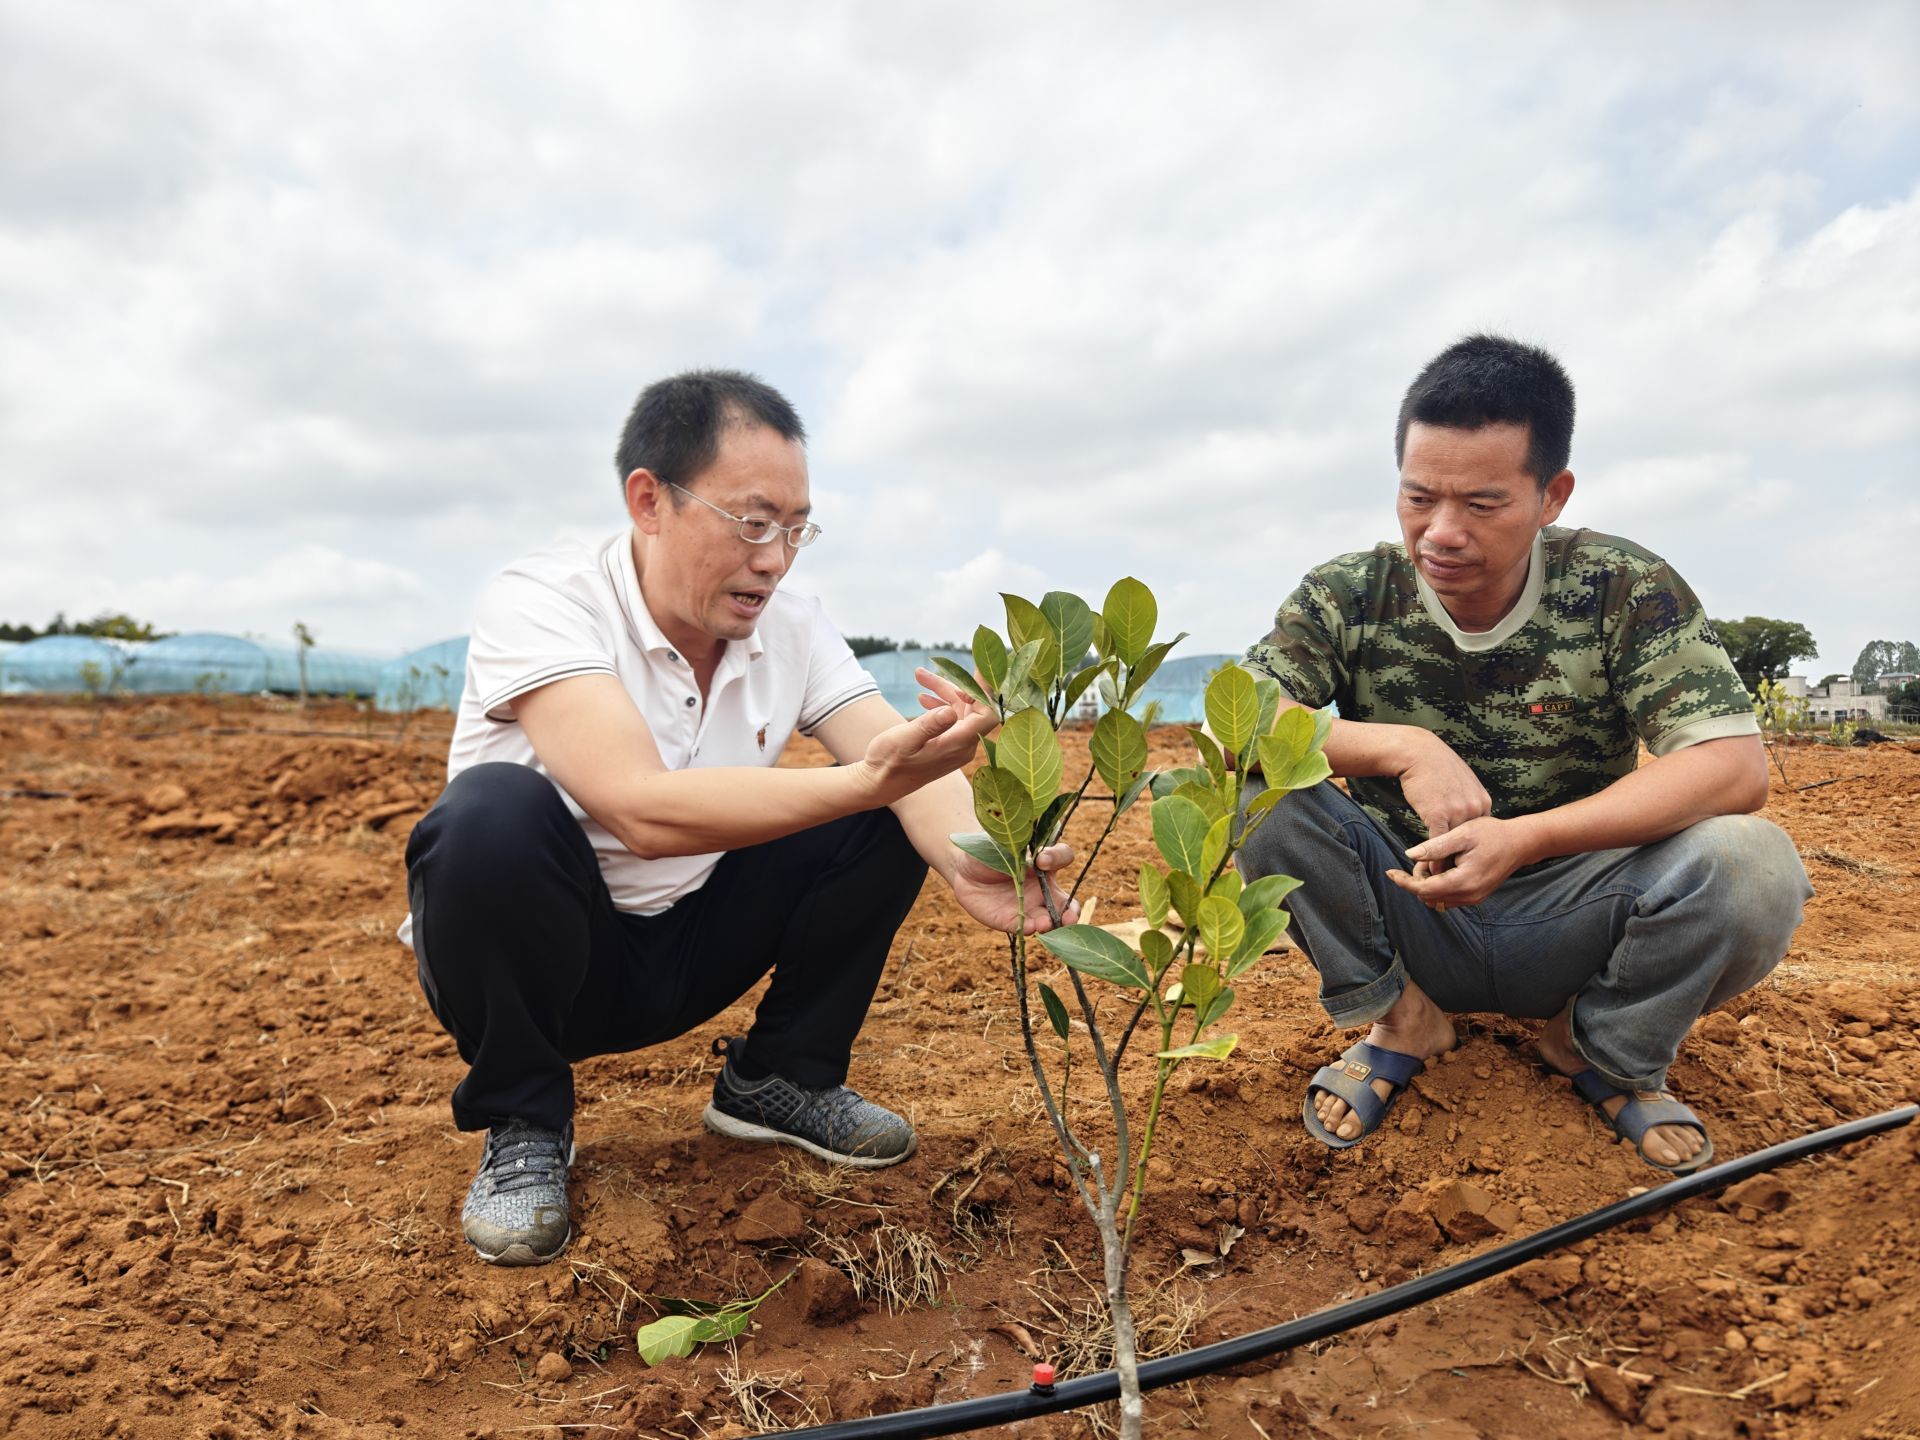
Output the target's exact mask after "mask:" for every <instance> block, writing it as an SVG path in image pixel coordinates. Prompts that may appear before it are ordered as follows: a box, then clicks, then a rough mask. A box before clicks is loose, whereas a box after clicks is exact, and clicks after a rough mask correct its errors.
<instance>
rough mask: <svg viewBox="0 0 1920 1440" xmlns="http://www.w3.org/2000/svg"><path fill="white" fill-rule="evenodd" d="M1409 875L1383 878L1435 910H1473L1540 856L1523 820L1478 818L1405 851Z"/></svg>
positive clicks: (1402, 873)
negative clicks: (1471, 907)
mask: <svg viewBox="0 0 1920 1440" xmlns="http://www.w3.org/2000/svg"><path fill="white" fill-rule="evenodd" d="M1407 858H1408V859H1409V860H1411V861H1413V862H1414V866H1413V874H1411V875H1409V874H1407V872H1406V871H1404V870H1389V871H1387V878H1388V879H1389V880H1391V881H1393V883H1394V884H1396V885H1398V886H1399V887H1400V888H1401V889H1402V890H1405V891H1407V892H1408V893H1409V894H1411V895H1414V896H1417V897H1418V898H1419V899H1420V900H1421V901H1422V902H1423V903H1424V904H1427V905H1430V906H1432V907H1433V908H1434V909H1435V910H1445V909H1446V908H1447V907H1448V906H1450V905H1477V904H1479V903H1480V902H1481V901H1482V900H1484V899H1486V898H1487V896H1489V895H1491V894H1492V893H1493V892H1494V891H1495V890H1498V889H1499V888H1500V886H1501V885H1502V884H1503V883H1505V881H1506V879H1507V877H1508V876H1509V875H1511V874H1513V872H1514V871H1516V870H1518V869H1519V868H1520V867H1521V866H1523V865H1531V864H1532V863H1533V862H1534V861H1535V860H1538V859H1540V858H1541V857H1540V856H1539V855H1538V854H1536V853H1535V850H1534V847H1533V844H1532V841H1531V839H1530V837H1529V834H1528V830H1527V826H1526V825H1525V823H1524V817H1522V819H1520V820H1496V819H1495V818H1494V817H1493V816H1491V815H1483V816H1481V817H1480V818H1479V819H1477V820H1469V821H1467V822H1466V823H1465V824H1464V825H1457V826H1455V827H1454V828H1453V829H1451V830H1449V831H1447V833H1446V834H1444V835H1436V836H1434V837H1433V838H1432V839H1431V840H1428V841H1426V842H1425V843H1424V844H1421V845H1416V846H1414V847H1413V848H1412V849H1411V850H1409V851H1407Z"/></svg>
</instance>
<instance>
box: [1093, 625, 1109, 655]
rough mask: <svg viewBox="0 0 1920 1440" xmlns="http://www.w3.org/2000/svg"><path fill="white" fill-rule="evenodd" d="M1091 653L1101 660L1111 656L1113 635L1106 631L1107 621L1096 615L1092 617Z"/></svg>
mask: <svg viewBox="0 0 1920 1440" xmlns="http://www.w3.org/2000/svg"><path fill="white" fill-rule="evenodd" d="M1093 653H1094V654H1096V655H1098V656H1099V657H1100V658H1101V659H1102V660H1111V659H1112V658H1113V637H1112V636H1110V635H1109V634H1108V633H1107V622H1106V621H1105V620H1104V619H1102V618H1101V617H1100V616H1098V615H1095V616H1094V617H1093Z"/></svg>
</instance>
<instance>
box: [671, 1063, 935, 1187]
mask: <svg viewBox="0 0 1920 1440" xmlns="http://www.w3.org/2000/svg"><path fill="white" fill-rule="evenodd" d="M744 1044H745V1042H744V1041H743V1040H741V1039H739V1038H738V1037H729V1038H727V1039H724V1040H716V1041H714V1044H713V1053H714V1054H716V1055H725V1056H726V1057H727V1063H726V1064H725V1065H724V1066H722V1067H721V1070H720V1078H719V1079H717V1080H715V1081H714V1082H713V1103H712V1104H710V1105H708V1106H707V1110H706V1114H705V1115H704V1116H702V1117H701V1118H702V1119H704V1120H705V1121H706V1125H707V1128H708V1129H709V1130H711V1131H713V1132H714V1133H715V1134H717V1135H730V1136H732V1137H733V1138H734V1139H735V1140H763V1141H769V1142H772V1143H774V1144H778V1145H798V1146H799V1147H800V1148H801V1149H802V1150H805V1151H807V1152H808V1153H810V1154H813V1155H818V1156H819V1157H820V1158H821V1159H822V1160H831V1161H834V1162H835V1163H837V1164H841V1165H857V1166H859V1167H860V1168H862V1169H866V1170H877V1169H879V1168H880V1167H881V1166H883V1165H898V1164H899V1163H900V1162H901V1161H902V1160H904V1159H906V1158H907V1157H908V1156H909V1155H911V1154H913V1152H914V1150H915V1149H916V1148H918V1146H919V1144H920V1137H919V1136H918V1135H916V1134H914V1133H913V1126H911V1125H909V1124H908V1123H907V1122H906V1121H905V1120H903V1119H902V1118H901V1117H900V1116H898V1115H896V1114H894V1113H893V1112H892V1111H891V1110H887V1109H883V1108H882V1107H881V1106H878V1105H875V1104H874V1103H873V1102H872V1101H871V1100H863V1099H861V1098H860V1093H859V1092H858V1091H857V1090H849V1089H848V1088H847V1087H846V1086H844V1085H836V1086H834V1087H833V1088H832V1089H831V1090H807V1089H803V1088H802V1087H801V1086H798V1085H796V1084H794V1083H793V1082H792V1081H791V1080H783V1079H781V1078H780V1077H779V1076H778V1075H769V1076H767V1077H766V1078H765V1079H764V1080H745V1079H742V1078H741V1076H740V1073H739V1071H737V1070H735V1069H734V1066H733V1061H734V1057H735V1056H736V1055H738V1054H739V1053H740V1050H741V1047H742V1046H743V1045H744Z"/></svg>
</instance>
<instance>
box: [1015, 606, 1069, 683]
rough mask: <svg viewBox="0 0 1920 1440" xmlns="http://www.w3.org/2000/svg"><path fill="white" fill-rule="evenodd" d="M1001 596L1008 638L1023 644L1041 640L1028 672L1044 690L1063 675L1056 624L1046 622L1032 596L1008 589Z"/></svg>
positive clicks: (1016, 643) (1017, 643) (1020, 644)
mask: <svg viewBox="0 0 1920 1440" xmlns="http://www.w3.org/2000/svg"><path fill="white" fill-rule="evenodd" d="M1000 598H1001V600H1002V601H1004V602H1005V604H1006V607H1007V638H1008V639H1010V640H1011V641H1013V643H1014V644H1015V645H1019V646H1021V647H1023V648H1024V647H1025V646H1027V645H1031V644H1032V643H1033V642H1034V641H1036V640H1038V641H1039V642H1040V648H1039V650H1038V651H1037V652H1035V655H1034V659H1033V668H1032V670H1031V671H1030V672H1029V673H1030V674H1031V675H1032V677H1033V679H1034V682H1035V683H1036V684H1038V685H1039V686H1040V688H1041V689H1042V690H1044V689H1046V688H1047V687H1048V686H1050V685H1052V684H1053V682H1054V681H1055V680H1057V679H1059V678H1060V665H1061V661H1060V646H1059V643H1058V642H1057V641H1056V640H1055V639H1054V638H1053V627H1052V626H1051V625H1049V624H1048V623H1047V617H1046V616H1045V615H1042V614H1041V613H1040V607H1039V606H1038V605H1035V604H1034V603H1033V602H1032V601H1031V600H1023V599H1021V598H1020V597H1019V596H1018V595H1008V594H1005V593H1002V594H1001V596H1000ZM1073 658H1074V659H1075V660H1078V659H1079V658H1080V657H1079V656H1078V655H1076V656H1074V657H1073Z"/></svg>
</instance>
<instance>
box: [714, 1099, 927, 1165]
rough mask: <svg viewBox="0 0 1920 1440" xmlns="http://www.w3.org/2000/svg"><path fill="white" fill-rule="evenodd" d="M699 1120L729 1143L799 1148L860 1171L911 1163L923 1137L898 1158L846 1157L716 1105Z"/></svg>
mask: <svg viewBox="0 0 1920 1440" xmlns="http://www.w3.org/2000/svg"><path fill="white" fill-rule="evenodd" d="M700 1119H701V1120H702V1121H703V1122H704V1123H705V1125H706V1127H707V1129H709V1130H711V1131H713V1133H714V1134H716V1135H725V1136H726V1137H727V1138H728V1139H730V1140H753V1141H757V1142H759V1143H760V1144H763V1145H797V1146H799V1147H800V1148H801V1149H802V1150H805V1151H806V1152H807V1153H808V1154H810V1155H818V1156H819V1157H820V1158H821V1159H822V1160H828V1161H831V1162H832V1163H833V1164H835V1165H851V1166H853V1167H854V1168H855V1169H858V1170H884V1169H885V1168H886V1167H887V1166H889V1165H898V1164H899V1163H900V1162H901V1161H902V1160H910V1159H912V1158H913V1153H914V1152H915V1151H916V1150H918V1149H919V1148H920V1137H919V1136H918V1135H915V1136H914V1137H913V1139H912V1140H911V1141H910V1142H909V1143H908V1145H907V1148H906V1149H905V1150H903V1151H901V1152H900V1153H899V1154H898V1155H881V1156H874V1155H843V1154H841V1153H840V1152H839V1151H838V1150H829V1149H828V1148H827V1147H826V1146H824V1145H816V1144H814V1143H813V1141H811V1140H803V1139H801V1138H800V1136H798V1135H789V1134H787V1132H786V1131H784V1130H774V1129H772V1128H770V1127H768V1126H766V1125H756V1124H754V1123H753V1122H752V1121H751V1120H741V1119H738V1118H736V1117H735V1116H732V1115H729V1114H727V1112H726V1111H724V1110H721V1109H719V1108H718V1107H716V1106H713V1105H708V1106H707V1108H706V1112H705V1113H704V1114H703V1115H701V1117H700Z"/></svg>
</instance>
